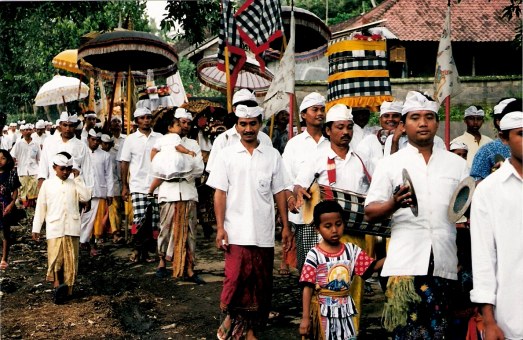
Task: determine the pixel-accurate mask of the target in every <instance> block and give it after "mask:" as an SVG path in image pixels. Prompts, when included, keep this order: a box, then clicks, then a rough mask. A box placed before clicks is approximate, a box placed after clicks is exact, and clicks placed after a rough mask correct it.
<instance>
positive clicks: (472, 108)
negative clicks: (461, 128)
mask: <svg viewBox="0 0 523 340" xmlns="http://www.w3.org/2000/svg"><path fill="white" fill-rule="evenodd" d="M470 116H481V117H484V116H485V111H483V110H481V109H480V110H478V108H477V107H475V106H474V105H472V106H469V107H468V108H467V109H466V110H465V115H464V116H463V117H464V118H467V117H470Z"/></svg>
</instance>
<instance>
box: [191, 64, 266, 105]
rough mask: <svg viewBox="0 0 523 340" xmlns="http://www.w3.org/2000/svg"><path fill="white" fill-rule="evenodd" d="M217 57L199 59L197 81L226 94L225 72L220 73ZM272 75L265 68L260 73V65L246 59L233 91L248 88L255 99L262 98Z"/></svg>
mask: <svg viewBox="0 0 523 340" xmlns="http://www.w3.org/2000/svg"><path fill="white" fill-rule="evenodd" d="M217 65H218V57H217V55H212V56H209V57H205V58H203V59H201V60H200V61H199V62H198V64H197V65H196V69H197V72H198V73H197V75H198V79H200V82H201V83H202V84H204V85H206V86H209V87H210V88H212V89H215V90H217V91H220V92H221V93H227V81H226V79H225V72H223V71H220V70H219V69H218V67H217ZM272 78H274V74H273V73H272V72H271V70H269V69H268V68H267V67H266V68H265V72H261V70H260V64H259V63H258V61H256V59H254V58H250V57H247V61H246V62H245V64H244V65H243V68H242V70H241V71H240V73H239V74H238V79H237V80H236V86H235V91H236V90H238V89H242V88H248V89H250V90H251V91H254V94H255V95H256V96H257V97H263V96H265V94H266V93H267V90H268V89H269V86H270V85H271V81H272Z"/></svg>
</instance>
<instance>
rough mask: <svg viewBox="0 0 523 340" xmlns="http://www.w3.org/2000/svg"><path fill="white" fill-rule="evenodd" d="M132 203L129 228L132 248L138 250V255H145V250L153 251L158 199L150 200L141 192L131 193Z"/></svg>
mask: <svg viewBox="0 0 523 340" xmlns="http://www.w3.org/2000/svg"><path fill="white" fill-rule="evenodd" d="M131 202H132V204H133V214H134V218H133V228H132V229H131V234H132V243H133V248H134V250H138V251H139V252H140V256H142V257H147V252H149V251H155V250H156V248H157V246H156V245H154V247H153V244H154V240H153V237H154V235H155V233H157V232H158V222H159V220H160V214H159V212H158V199H157V198H154V199H153V200H152V201H150V200H149V199H148V198H147V195H145V194H142V193H136V192H133V193H131Z"/></svg>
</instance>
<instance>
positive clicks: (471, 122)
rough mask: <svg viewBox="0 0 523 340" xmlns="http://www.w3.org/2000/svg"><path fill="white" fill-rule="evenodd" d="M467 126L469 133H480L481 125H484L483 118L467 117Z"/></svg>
mask: <svg viewBox="0 0 523 340" xmlns="http://www.w3.org/2000/svg"><path fill="white" fill-rule="evenodd" d="M465 124H466V125H467V132H469V133H478V132H479V129H480V128H481V125H483V117H482V116H468V117H465Z"/></svg>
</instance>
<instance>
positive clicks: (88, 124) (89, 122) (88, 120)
mask: <svg viewBox="0 0 523 340" xmlns="http://www.w3.org/2000/svg"><path fill="white" fill-rule="evenodd" d="M84 123H85V129H86V130H87V131H89V130H90V129H91V128H93V127H94V125H95V124H96V117H85V121H84Z"/></svg>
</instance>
